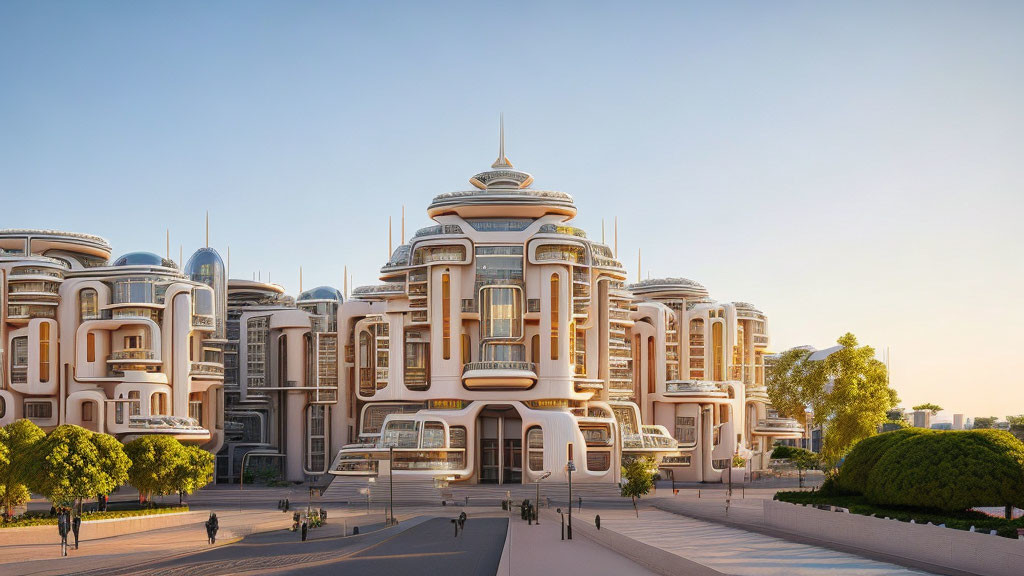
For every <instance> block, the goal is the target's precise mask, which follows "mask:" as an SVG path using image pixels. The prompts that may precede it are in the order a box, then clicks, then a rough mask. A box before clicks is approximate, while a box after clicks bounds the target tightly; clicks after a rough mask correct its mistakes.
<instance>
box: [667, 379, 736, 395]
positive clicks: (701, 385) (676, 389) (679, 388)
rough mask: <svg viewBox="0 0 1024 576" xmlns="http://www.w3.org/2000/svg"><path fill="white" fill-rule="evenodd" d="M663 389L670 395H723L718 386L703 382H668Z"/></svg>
mask: <svg viewBox="0 0 1024 576" xmlns="http://www.w3.org/2000/svg"><path fill="white" fill-rule="evenodd" d="M665 389H666V390H667V391H668V392H670V393H691V394H694V393H702V392H703V393H713V394H717V393H722V394H724V393H725V392H724V391H723V390H722V389H721V388H720V387H719V386H718V384H715V383H714V382H707V381H703V380H695V381H680V382H668V383H666V385H665Z"/></svg>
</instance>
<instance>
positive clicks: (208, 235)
mask: <svg viewBox="0 0 1024 576" xmlns="http://www.w3.org/2000/svg"><path fill="white" fill-rule="evenodd" d="M206 247H207V248H209V247H210V211H209V210H207V211H206Z"/></svg>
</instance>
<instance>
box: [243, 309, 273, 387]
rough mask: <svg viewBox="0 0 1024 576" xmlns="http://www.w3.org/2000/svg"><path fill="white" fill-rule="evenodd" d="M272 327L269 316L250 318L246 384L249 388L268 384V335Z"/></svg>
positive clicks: (247, 333)
mask: <svg viewBox="0 0 1024 576" xmlns="http://www.w3.org/2000/svg"><path fill="white" fill-rule="evenodd" d="M269 332H270V328H269V323H268V318H267V317H266V316H259V317H256V318H249V320H248V323H247V326H246V369H247V374H246V385H247V386H248V387H249V388H265V387H266V386H267V374H266V370H267V362H266V359H267V337H268V335H269Z"/></svg>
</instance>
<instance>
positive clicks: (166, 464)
mask: <svg viewBox="0 0 1024 576" xmlns="http://www.w3.org/2000/svg"><path fill="white" fill-rule="evenodd" d="M124 448H125V452H127V453H128V458H130V459H131V462H132V465H131V468H129V469H128V483H129V484H131V485H132V486H133V487H134V488H135V489H136V490H138V491H139V500H140V501H143V502H145V501H149V500H150V499H151V498H152V497H153V496H154V495H158V496H161V495H164V494H170V493H172V492H174V491H175V482H174V481H175V470H176V469H177V468H178V467H179V466H187V463H186V462H185V460H186V454H185V449H184V447H183V446H182V445H181V442H178V440H177V439H175V438H174V437H172V436H166V435H162V434H147V435H146V436H140V437H139V438H136V439H135V440H132V441H131V442H129V443H127V444H125V447H124Z"/></svg>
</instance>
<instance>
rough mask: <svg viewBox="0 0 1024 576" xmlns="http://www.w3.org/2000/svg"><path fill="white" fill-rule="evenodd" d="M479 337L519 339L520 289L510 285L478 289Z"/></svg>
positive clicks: (520, 317) (521, 309)
mask: <svg viewBox="0 0 1024 576" xmlns="http://www.w3.org/2000/svg"><path fill="white" fill-rule="evenodd" d="M480 318H481V322H480V326H481V329H482V333H481V338H482V339H484V340H488V339H507V340H519V339H520V338H522V337H523V299H522V291H521V290H520V289H519V288H512V287H486V288H483V289H481V290H480Z"/></svg>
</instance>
